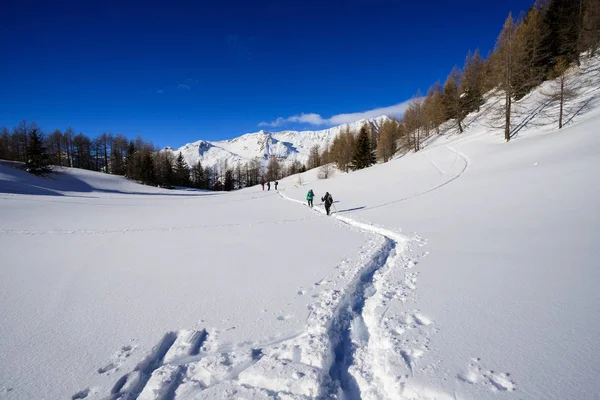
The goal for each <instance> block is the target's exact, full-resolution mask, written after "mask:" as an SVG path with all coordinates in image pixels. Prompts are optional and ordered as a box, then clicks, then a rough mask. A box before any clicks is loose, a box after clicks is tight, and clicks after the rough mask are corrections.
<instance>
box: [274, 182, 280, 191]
mask: <svg viewBox="0 0 600 400" xmlns="http://www.w3.org/2000/svg"><path fill="white" fill-rule="evenodd" d="M277 185H279V182H278V181H275V190H277Z"/></svg>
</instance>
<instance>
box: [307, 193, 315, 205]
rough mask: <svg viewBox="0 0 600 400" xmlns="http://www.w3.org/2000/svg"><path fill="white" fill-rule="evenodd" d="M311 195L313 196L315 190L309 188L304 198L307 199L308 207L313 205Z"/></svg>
mask: <svg viewBox="0 0 600 400" xmlns="http://www.w3.org/2000/svg"><path fill="white" fill-rule="evenodd" d="M313 197H315V192H313V190H312V189H310V190H309V191H308V193H307V194H306V200H308V206H309V207H310V208H312V206H313Z"/></svg>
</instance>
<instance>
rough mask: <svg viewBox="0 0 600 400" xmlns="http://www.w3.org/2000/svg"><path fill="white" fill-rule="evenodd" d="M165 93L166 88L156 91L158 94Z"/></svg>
mask: <svg viewBox="0 0 600 400" xmlns="http://www.w3.org/2000/svg"><path fill="white" fill-rule="evenodd" d="M163 93H165V91H164V90H162V89H158V90H157V91H156V94H163Z"/></svg>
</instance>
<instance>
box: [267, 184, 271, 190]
mask: <svg viewBox="0 0 600 400" xmlns="http://www.w3.org/2000/svg"><path fill="white" fill-rule="evenodd" d="M269 190H271V182H267V191H269Z"/></svg>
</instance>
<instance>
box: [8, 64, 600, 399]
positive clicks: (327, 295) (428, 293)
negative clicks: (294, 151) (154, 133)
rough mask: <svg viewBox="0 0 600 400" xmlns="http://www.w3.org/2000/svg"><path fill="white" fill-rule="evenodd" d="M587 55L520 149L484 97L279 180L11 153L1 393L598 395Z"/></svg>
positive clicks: (594, 163) (534, 116)
mask: <svg viewBox="0 0 600 400" xmlns="http://www.w3.org/2000/svg"><path fill="white" fill-rule="evenodd" d="M584 67H586V66H584ZM590 71H592V72H593V70H590ZM592 72H589V73H587V72H586V73H584V74H583V75H582V76H580V77H579V78H586V79H587V78H589V79H590V80H589V81H587V82H588V84H586V85H585V86H584V87H582V88H581V90H580V92H579V97H578V99H577V101H576V102H574V103H573V104H580V105H583V104H585V107H583V108H582V107H575V108H573V110H574V111H573V113H575V112H576V113H577V114H576V116H575V118H574V119H572V120H571V122H569V123H568V124H567V126H566V127H565V128H564V129H563V130H561V131H560V132H559V131H557V130H556V129H554V128H553V127H552V125H551V122H552V121H551V115H552V114H553V113H554V111H553V109H552V107H554V106H553V105H547V106H546V107H543V108H542V109H540V108H539V107H538V106H536V104H539V103H538V101H537V100H539V91H537V92H534V93H532V94H531V95H530V96H528V97H527V98H525V99H523V101H522V102H520V103H519V105H520V106H522V107H523V108H524V109H529V110H530V112H529V114H523V115H522V118H523V119H522V120H520V121H521V122H527V123H526V124H522V125H523V127H522V129H520V130H519V131H518V133H517V134H516V135H515V136H514V138H513V141H511V143H509V144H507V143H504V142H503V138H502V132H498V131H490V129H489V127H488V125H489V121H488V116H489V115H490V112H489V109H487V108H484V109H482V111H481V113H479V114H473V115H471V116H469V119H468V121H466V123H467V125H468V126H469V128H468V130H467V131H466V132H465V134H463V135H457V134H454V133H451V132H450V131H448V132H446V133H445V134H444V135H442V136H440V137H437V138H435V139H432V140H431V141H430V142H429V144H428V146H427V147H426V149H425V150H423V151H422V152H419V153H417V154H408V155H406V156H404V157H401V158H397V159H395V160H393V161H391V162H389V163H387V164H383V165H377V166H375V167H372V168H368V169H365V170H362V171H358V172H353V173H350V174H338V175H335V176H334V178H333V179H329V180H316V179H314V175H315V172H314V171H308V172H307V173H305V174H304V175H303V178H304V181H305V185H303V186H300V187H299V188H296V187H295V185H297V177H289V178H286V179H284V180H282V181H281V182H280V189H282V190H281V191H280V192H279V193H277V192H274V191H264V192H263V191H261V190H260V188H259V187H254V188H247V189H244V190H241V191H238V192H234V193H227V194H225V193H217V194H211V195H208V194H207V193H200V192H177V191H162V190H160V189H153V188H144V187H141V186H138V185H135V184H133V183H131V182H127V181H123V180H122V179H120V178H116V177H110V176H106V175H102V174H97V173H89V172H85V171H76V170H66V171H65V172H64V173H62V174H59V175H56V176H54V177H53V179H51V180H50V179H43V178H36V177H32V176H30V175H27V174H24V175H23V174H21V173H20V171H16V170H14V169H13V168H11V167H9V166H4V165H0V254H1V255H2V258H1V260H2V262H1V263H0V321H2V323H1V324H0V337H1V338H2V340H1V341H0V398H2V399H5V398H6V399H10V400H14V399H19V400H21V399H62V398H67V399H68V398H71V399H87V400H89V399H140V400H142V399H146V400H147V399H175V400H181V399H214V398H237V399H268V398H285V399H310V398H335V396H338V397H337V398H343V399H356V398H363V399H415V400H416V399H421V400H422V399H430V400H431V399H437V400H439V399H473V400H475V399H494V400H497V399H499V398H502V399H514V400H516V399H556V400H558V399H594V398H597V397H598V393H599V392H600V387H599V386H598V376H599V375H600V363H599V362H598V357H597V355H598V354H600V341H598V340H597V338H598V337H599V336H600V292H599V291H598V290H597V286H598V284H597V282H599V281H600V269H599V268H598V260H600V246H598V243H599V242H600V220H599V217H598V216H599V215H600V185H598V182H599V181H600V136H599V135H598V129H597V127H598V126H600V90H598V88H599V87H600V85H598V84H596V83H598V79H599V78H600V76H598V75H591V74H592ZM536 98H537V100H536ZM493 102H494V99H493V98H490V101H489V102H488V104H493ZM579 109H581V111H577V110H579ZM542 111H544V112H542ZM571 115H575V114H571ZM534 121H537V122H535V123H534ZM15 171H16V172H15ZM309 188H312V189H314V191H315V192H316V194H317V197H320V196H322V195H323V194H324V193H325V191H329V192H330V193H332V195H333V197H334V199H335V200H336V203H335V207H334V214H333V216H332V217H327V216H325V215H323V213H322V208H321V205H319V204H316V206H315V208H314V209H312V210H311V209H309V208H308V207H306V206H304V205H303V204H304V202H305V200H304V196H305V195H306V192H307V190H308V189H309ZM43 194H52V195H43ZM318 202H319V201H317V203H318Z"/></svg>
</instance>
